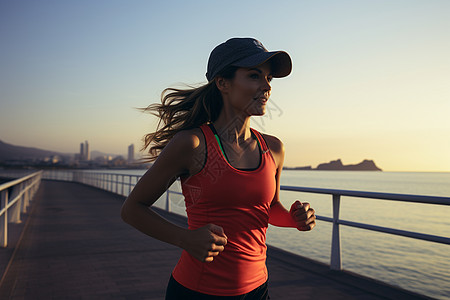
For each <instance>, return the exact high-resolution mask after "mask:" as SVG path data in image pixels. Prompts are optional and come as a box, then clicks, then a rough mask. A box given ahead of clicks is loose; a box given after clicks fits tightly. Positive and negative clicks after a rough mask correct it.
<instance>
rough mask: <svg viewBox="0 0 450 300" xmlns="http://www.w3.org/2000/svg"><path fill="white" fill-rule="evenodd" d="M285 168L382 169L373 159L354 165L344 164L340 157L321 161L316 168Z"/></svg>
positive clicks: (303, 168) (290, 168)
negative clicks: (326, 161)
mask: <svg viewBox="0 0 450 300" xmlns="http://www.w3.org/2000/svg"><path fill="white" fill-rule="evenodd" d="M284 169H285V170H317V171H382V170H381V169H380V168H378V167H377V165H376V164H375V162H374V161H373V160H368V159H365V160H363V161H362V162H360V163H358V164H355V165H344V164H343V163H342V161H341V160H340V159H337V160H332V161H330V162H328V163H322V164H319V165H318V166H317V168H312V167H311V166H306V167H285V168H284Z"/></svg>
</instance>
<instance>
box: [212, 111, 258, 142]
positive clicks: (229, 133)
mask: <svg viewBox="0 0 450 300" xmlns="http://www.w3.org/2000/svg"><path fill="white" fill-rule="evenodd" d="M214 128H215V129H216V131H217V133H218V134H219V136H220V138H221V139H222V141H224V142H226V143H229V144H235V145H240V144H242V143H245V142H246V141H248V139H250V138H251V131H250V117H249V116H246V117H242V116H236V115H234V116H232V117H227V116H226V114H220V115H219V118H217V120H216V121H215V122H214Z"/></svg>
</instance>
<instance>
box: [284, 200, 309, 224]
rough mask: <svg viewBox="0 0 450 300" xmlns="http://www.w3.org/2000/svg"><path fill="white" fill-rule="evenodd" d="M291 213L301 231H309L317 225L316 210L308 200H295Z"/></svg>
mask: <svg viewBox="0 0 450 300" xmlns="http://www.w3.org/2000/svg"><path fill="white" fill-rule="evenodd" d="M289 213H290V214H291V217H292V219H293V220H294V222H295V224H296V225H297V229H298V230H300V231H309V230H311V229H313V228H314V227H315V226H316V216H315V214H314V213H315V211H314V209H312V208H311V207H310V205H309V203H307V202H304V203H301V202H300V201H298V200H297V201H295V202H294V204H292V206H291V210H290V211H289Z"/></svg>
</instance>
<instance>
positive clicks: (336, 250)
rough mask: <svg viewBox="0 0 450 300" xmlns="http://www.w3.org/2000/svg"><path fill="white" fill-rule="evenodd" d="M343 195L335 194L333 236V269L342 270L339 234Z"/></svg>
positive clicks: (331, 266)
mask: <svg viewBox="0 0 450 300" xmlns="http://www.w3.org/2000/svg"><path fill="white" fill-rule="evenodd" d="M340 202H341V195H338V194H336V195H335V194H333V235H332V238H331V262H330V269H331V270H341V269H342V265H341V237H340V235H339V223H338V221H339V208H340Z"/></svg>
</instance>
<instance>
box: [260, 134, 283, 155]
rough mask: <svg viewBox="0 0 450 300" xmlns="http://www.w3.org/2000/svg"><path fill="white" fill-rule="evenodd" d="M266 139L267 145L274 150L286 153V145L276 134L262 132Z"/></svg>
mask: <svg viewBox="0 0 450 300" xmlns="http://www.w3.org/2000/svg"><path fill="white" fill-rule="evenodd" d="M261 134H262V136H263V138H264V140H265V141H266V143H267V146H268V147H269V149H270V150H271V151H272V152H275V153H284V145H283V142H282V141H281V140H280V139H279V138H277V137H276V136H274V135H269V134H265V133H261Z"/></svg>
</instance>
